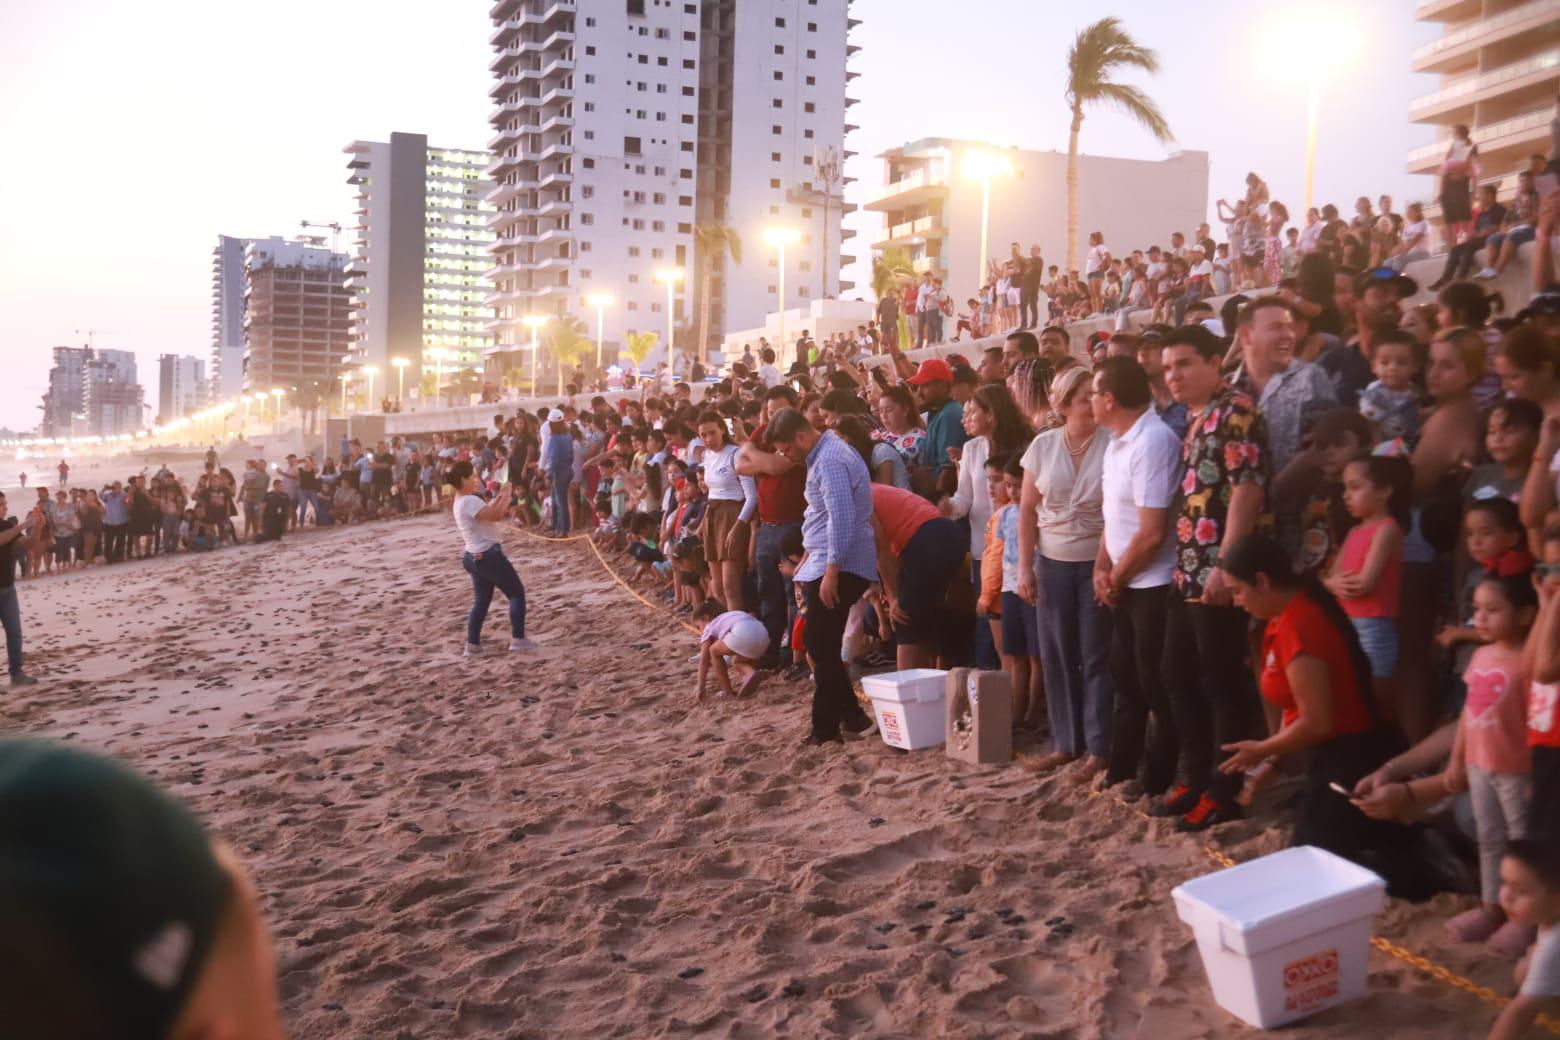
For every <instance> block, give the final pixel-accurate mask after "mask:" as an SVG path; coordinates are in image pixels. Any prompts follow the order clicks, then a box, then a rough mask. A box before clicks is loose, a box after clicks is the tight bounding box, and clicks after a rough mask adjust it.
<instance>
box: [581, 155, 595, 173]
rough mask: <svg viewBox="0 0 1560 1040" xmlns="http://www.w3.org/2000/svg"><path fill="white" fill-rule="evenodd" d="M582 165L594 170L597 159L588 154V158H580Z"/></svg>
mask: <svg viewBox="0 0 1560 1040" xmlns="http://www.w3.org/2000/svg"><path fill="white" fill-rule="evenodd" d="M580 165H581V166H583V167H585V169H587V170H594V169H595V168H596V160H594V159H592V158H590V157H589V156H587V157H586V158H584V159H582V160H580Z"/></svg>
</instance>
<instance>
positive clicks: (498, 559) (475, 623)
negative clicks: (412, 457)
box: [445, 461, 537, 657]
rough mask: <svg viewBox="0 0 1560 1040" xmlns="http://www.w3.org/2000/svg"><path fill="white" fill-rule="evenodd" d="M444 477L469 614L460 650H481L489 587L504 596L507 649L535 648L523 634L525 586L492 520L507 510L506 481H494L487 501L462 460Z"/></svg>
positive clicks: (469, 653) (472, 654)
mask: <svg viewBox="0 0 1560 1040" xmlns="http://www.w3.org/2000/svg"><path fill="white" fill-rule="evenodd" d="M445 482H446V483H448V484H450V485H451V486H453V487H454V488H455V504H454V506H453V507H452V508H451V513H452V514H453V515H454V517H455V528H456V530H458V531H459V532H460V540H461V543H462V544H463V545H464V546H465V550H466V551H465V552H464V553H462V554H461V558H460V564H461V566H462V567H464V568H465V569H466V573H467V574H469V575H471V591H472V598H471V614H470V615H469V616H468V617H467V618H466V650H465V654H464V656H466V657H475V656H477V655H478V654H480V653H481V652H482V622H484V621H485V620H487V612H488V606H489V604H491V603H492V602H493V590H494V589H495V588H496V589H498V590H499V591H500V592H502V593H503V594H504V595H505V596H506V597H507V598H508V599H509V649H510V650H512V651H515V652H517V653H519V652H522V651H527V650H535V649H537V644H536V643H534V642H532V641H531V640H529V639H527V638H526V637H525V586H524V585H522V584H521V583H520V575H518V574H516V573H515V568H514V566H513V565H512V564H511V563H510V562H509V557H507V556H505V555H504V546H503V542H502V540H501V539H502V533H501V530H500V528H499V526H498V521H500V520H502V519H503V518H504V517H506V516H508V515H509V511H510V496H509V483H508V482H507V481H506V482H505V483H504V484H502V485H501V486H500V487H499V489H498V493H497V494H495V495H494V496H493V501H491V502H484V501H483V500H482V496H480V495H478V494H477V488H478V487H479V484H478V481H477V475H476V472H475V471H474V470H473V469H472V468H471V463H469V462H465V461H462V462H457V463H455V465H453V466H451V467H450V471H449V475H448V476H446V477H445Z"/></svg>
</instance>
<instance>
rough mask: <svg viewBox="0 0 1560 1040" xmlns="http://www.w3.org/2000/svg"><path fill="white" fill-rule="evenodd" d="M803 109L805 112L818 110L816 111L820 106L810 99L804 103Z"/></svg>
mask: <svg viewBox="0 0 1560 1040" xmlns="http://www.w3.org/2000/svg"><path fill="white" fill-rule="evenodd" d="M802 111H803V112H816V111H818V106H817V105H815V104H813V103H812V102H811V101H808V102H806V103H804V104H803V105H802Z"/></svg>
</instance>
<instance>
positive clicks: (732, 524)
mask: <svg viewBox="0 0 1560 1040" xmlns="http://www.w3.org/2000/svg"><path fill="white" fill-rule="evenodd" d="M699 440H701V441H703V442H704V463H703V464H704V483H705V485H706V486H707V487H708V488H709V489H710V490H709V506H708V507H707V508H706V511H705V513H704V558H705V559H706V560H707V561H708V562H709V565H710V595H712V596H714V597H715V598H716V599H718V600H720V601H721V602H722V603H724V604H726V608H727V609H728V610H741V609H742V578H743V576H744V575H745V574H746V573H747V562H748V539H749V537H750V536H751V535H750V532H749V530H748V528H749V525H750V524H751V523H752V520H753V513H754V512H755V511H756V510H757V509H758V485H757V484H756V483H755V482H754V480H753V478H752V477H743V476H739V475H738V474H737V452H738V451H739V450H740V449H739V448H738V447H737V445H736V444H735V443H733V442H732V440H731V438H729V437H728V436H726V423H725V421H724V420H722V419H721V417H720V413H718V412H705V413H704V414H703V415H701V416H699Z"/></svg>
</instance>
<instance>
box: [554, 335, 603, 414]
mask: <svg viewBox="0 0 1560 1040" xmlns="http://www.w3.org/2000/svg"><path fill="white" fill-rule="evenodd" d="M583 328H584V326H583V325H582V324H581V323H580V321H579V319H578V318H559V319H558V320H557V321H555V322H553V324H552V334H551V335H550V336H549V337H548V340H549V343H548V346H550V347H551V348H552V352H553V356H554V357H555V358H557V359H558V396H560V397H562V396H563V370H564V367H565V366H567V365H568V364H569V363H571V362H576V361H578V360H579V359H580V358H581V357H582V356H583V355H584V354H585V351H587V350H589V349H591V348H592V347H594V346H595V343H594V342H593V341H592V340H590V339H588V338H586V336H585V333H584V331H583Z"/></svg>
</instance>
